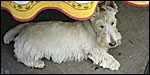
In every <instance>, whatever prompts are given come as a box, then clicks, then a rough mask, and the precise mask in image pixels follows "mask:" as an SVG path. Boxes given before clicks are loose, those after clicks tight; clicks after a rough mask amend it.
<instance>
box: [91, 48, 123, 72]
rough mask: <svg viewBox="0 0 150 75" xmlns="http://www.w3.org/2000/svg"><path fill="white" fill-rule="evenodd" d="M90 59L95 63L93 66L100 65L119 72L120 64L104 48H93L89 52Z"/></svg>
mask: <svg viewBox="0 0 150 75" xmlns="http://www.w3.org/2000/svg"><path fill="white" fill-rule="evenodd" d="M88 57H89V58H90V59H91V60H92V61H93V64H98V65H100V66H102V67H103V68H109V69H111V70H118V69H119V67H120V63H119V62H118V61H117V60H116V59H115V58H114V57H113V56H112V55H110V54H108V53H107V52H106V51H105V50H103V49H102V48H99V47H97V48H93V49H91V50H90V51H89V53H88Z"/></svg>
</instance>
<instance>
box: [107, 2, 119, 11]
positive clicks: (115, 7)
mask: <svg viewBox="0 0 150 75" xmlns="http://www.w3.org/2000/svg"><path fill="white" fill-rule="evenodd" d="M104 6H106V7H107V6H109V7H112V8H114V9H117V8H118V7H117V5H116V3H115V2H114V1H106V2H105V4H104Z"/></svg>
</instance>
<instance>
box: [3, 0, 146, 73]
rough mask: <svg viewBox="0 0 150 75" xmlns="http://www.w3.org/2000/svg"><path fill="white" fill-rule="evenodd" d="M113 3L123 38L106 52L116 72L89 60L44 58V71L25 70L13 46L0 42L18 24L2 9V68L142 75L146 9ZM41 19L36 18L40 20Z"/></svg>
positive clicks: (28, 71) (17, 71) (144, 56)
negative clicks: (110, 56)
mask: <svg viewBox="0 0 150 75" xmlns="http://www.w3.org/2000/svg"><path fill="white" fill-rule="evenodd" d="M116 3H117V5H118V10H119V12H118V14H117V18H118V23H117V26H118V29H119V31H120V32H121V34H122V36H123V39H122V44H121V45H120V46H119V47H117V48H115V49H111V50H110V51H109V53H110V54H112V55H113V56H114V57H115V58H116V59H117V60H118V61H119V62H120V63H121V67H120V69H119V70H118V71H110V70H108V69H103V68H101V67H97V66H96V65H93V64H92V61H90V60H85V61H82V62H67V63H62V64H56V63H53V62H51V61H48V60H45V59H44V62H45V63H46V65H47V66H46V67H45V68H44V69H31V68H27V67H25V66H24V65H23V64H20V63H18V62H17V61H16V58H15V57H14V53H13V43H11V44H10V45H5V44H4V43H3V40H2V38H3V36H4V33H5V32H6V31H8V30H9V29H10V28H11V27H13V26H15V25H17V24H19V22H16V21H14V20H12V18H11V17H10V15H8V12H6V11H4V10H1V68H3V69H6V70H10V72H11V73H13V74H20V73H21V74H26V73H30V74H31V73H32V74H35V73H39V74H41V73H46V74H51V73H53V74H64V73H70V74H71V73H74V74H79V73H82V74H88V73H89V74H91V73H94V74H126V73H130V74H133V73H140V74H143V73H144V69H145V67H146V64H147V62H148V59H149V7H144V8H142V7H134V6H130V5H128V4H126V3H123V2H116ZM55 12H56V11H55ZM43 13H44V12H43ZM41 14H42V13H41ZM44 14H46V13H44ZM46 15H48V14H46ZM61 15H62V14H61ZM41 16H42V15H41ZM41 16H38V17H37V19H42V18H40V17H41ZM37 19H36V20H37ZM44 19H46V18H44ZM36 20H35V21H36Z"/></svg>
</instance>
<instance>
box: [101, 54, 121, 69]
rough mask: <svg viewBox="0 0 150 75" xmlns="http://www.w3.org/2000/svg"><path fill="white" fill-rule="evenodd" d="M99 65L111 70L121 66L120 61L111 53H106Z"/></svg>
mask: <svg viewBox="0 0 150 75" xmlns="http://www.w3.org/2000/svg"><path fill="white" fill-rule="evenodd" d="M99 65H100V66H102V67H103V68H109V69H110V70H118V69H119V67H120V63H119V62H118V61H117V60H116V59H114V57H113V56H111V55H109V54H106V55H104V57H103V58H102V61H101V63H99Z"/></svg>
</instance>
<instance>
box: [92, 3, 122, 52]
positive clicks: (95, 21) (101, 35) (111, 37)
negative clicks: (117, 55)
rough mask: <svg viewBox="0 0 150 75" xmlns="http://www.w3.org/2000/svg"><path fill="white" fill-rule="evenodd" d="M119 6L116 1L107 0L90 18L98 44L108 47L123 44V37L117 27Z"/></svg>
mask: <svg viewBox="0 0 150 75" xmlns="http://www.w3.org/2000/svg"><path fill="white" fill-rule="evenodd" d="M117 8H118V7H117V5H116V4H115V3H114V1H106V2H105V4H104V5H102V7H97V8H96V11H95V14H94V15H93V17H92V18H91V19H90V21H91V22H92V26H93V30H94V31H95V33H96V38H97V42H98V44H99V45H100V46H101V47H104V48H107V49H109V48H114V47H117V46H118V45H120V44H121V38H122V37H121V34H120V33H119V32H118V29H117V27H116V23H117V19H116V17H115V15H116V13H117V12H118V10H117Z"/></svg>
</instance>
